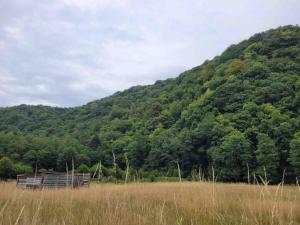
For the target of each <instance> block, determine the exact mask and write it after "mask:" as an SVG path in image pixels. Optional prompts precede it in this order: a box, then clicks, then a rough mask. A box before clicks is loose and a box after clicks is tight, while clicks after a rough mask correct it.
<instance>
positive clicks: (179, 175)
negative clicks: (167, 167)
mask: <svg viewBox="0 0 300 225" xmlns="http://www.w3.org/2000/svg"><path fill="white" fill-rule="evenodd" d="M176 162H177V169H178V177H179V182H181V181H182V180H181V172H180V166H179V162H178V159H177V161H176Z"/></svg>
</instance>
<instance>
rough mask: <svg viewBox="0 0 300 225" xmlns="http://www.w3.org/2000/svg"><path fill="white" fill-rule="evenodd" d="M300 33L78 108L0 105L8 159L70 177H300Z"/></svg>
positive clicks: (290, 29) (274, 34)
mask: <svg viewBox="0 0 300 225" xmlns="http://www.w3.org/2000/svg"><path fill="white" fill-rule="evenodd" d="M299 112H300V28H299V27H298V26H285V27H280V28H278V29H274V30H270V31H267V32H264V33H259V34H256V35H254V36H253V37H251V38H250V39H248V40H246V41H243V42H241V43H239V44H238V45H232V46H230V47H229V48H228V49H227V50H226V51H225V52H224V53H223V54H222V55H221V56H217V57H215V58H214V59H213V60H210V61H206V62H205V63H204V64H202V65H201V66H199V67H196V68H193V69H192V70H189V71H186V72H184V73H183V74H181V75H180V76H179V77H177V78H176V79H168V80H165V81H157V82H156V83H155V84H154V85H149V86H138V87H133V88H130V89H128V90H126V91H124V92H118V93H116V94H114V95H112V96H110V97H107V98H104V99H101V100H98V101H94V102H91V103H89V104H87V105H84V106H82V107H76V108H52V107H44V106H26V105H21V106H17V107H10V108H2V109H0V131H1V133H0V157H4V156H8V157H9V158H10V159H12V160H13V161H14V162H19V163H23V164H26V165H30V166H31V167H32V168H35V167H38V168H39V169H41V168H43V169H48V170H49V169H52V170H57V171H64V170H65V168H66V163H67V164H68V165H71V161H72V159H74V162H75V164H76V167H79V166H80V165H81V164H82V165H86V166H87V167H89V168H91V167H93V166H94V165H97V163H99V161H101V162H102V164H103V166H104V167H106V168H113V166H114V165H113V162H114V159H113V155H115V162H116V163H117V167H118V168H119V169H120V170H122V171H124V170H125V169H126V159H128V163H129V165H130V168H132V169H133V170H135V171H143V172H145V173H151V172H152V173H153V174H156V175H157V176H158V175H165V176H176V175H177V167H178V165H177V163H178V164H179V166H180V169H181V170H182V176H183V177H186V178H189V177H191V176H192V174H193V173H194V172H195V171H199V170H201V171H202V172H203V173H204V174H207V176H210V174H211V170H212V168H214V172H215V174H216V176H217V179H218V180H221V181H247V179H248V171H249V173H250V177H251V179H254V177H256V178H257V179H259V176H261V177H265V175H266V176H267V178H268V180H270V181H271V182H274V183H276V182H278V181H280V180H281V179H282V176H283V174H285V181H286V182H295V181H296V177H297V176H298V177H300V129H299V128H300V114H299Z"/></svg>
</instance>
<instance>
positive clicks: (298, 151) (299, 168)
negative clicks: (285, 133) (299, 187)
mask: <svg viewBox="0 0 300 225" xmlns="http://www.w3.org/2000/svg"><path fill="white" fill-rule="evenodd" d="M289 162H290V163H291V164H292V166H293V168H294V171H295V174H296V176H297V177H298V178H300V133H297V134H296V135H295V137H294V138H293V139H292V140H291V143H290V157H289Z"/></svg>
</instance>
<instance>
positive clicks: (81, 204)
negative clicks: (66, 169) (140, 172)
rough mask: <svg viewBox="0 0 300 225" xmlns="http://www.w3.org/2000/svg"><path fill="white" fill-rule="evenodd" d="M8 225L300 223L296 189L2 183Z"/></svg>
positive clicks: (0, 198)
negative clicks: (55, 186)
mask: <svg viewBox="0 0 300 225" xmlns="http://www.w3.org/2000/svg"><path fill="white" fill-rule="evenodd" d="M0 224H3V225H10V224H12V225H14V224H24V225H29V224H30V225H32V224H34V225H42V224H47V225H48V224H49V225H50V224H51V225H60V224H72V225H73V224H74V225H88V224H90V225H92V224H93V225H94V224H99V225H101V224H103V225H136V224H141V225H143V224H149V225H155V224H161V225H167V224H170V225H187V224H189V225H196V224H203V225H212V224H214V225H218V224H228V225H229V224H241V225H247V224H249V225H250V224H257V225H268V224H270V225H289V224H290V225H295V224H300V190H299V188H298V187H297V186H284V185H282V184H281V185H278V186H269V185H260V186H259V185H246V184H222V183H214V182H181V183H128V184H127V185H118V184H92V185H91V187H90V188H81V189H74V190H72V189H63V190H42V191H32V190H22V189H17V188H16V187H15V183H14V182H8V183H4V182H3V183H0Z"/></svg>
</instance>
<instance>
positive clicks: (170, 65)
mask: <svg viewBox="0 0 300 225" xmlns="http://www.w3.org/2000/svg"><path fill="white" fill-rule="evenodd" d="M299 23H300V1H299V0H280V1H279V0H264V1H262V0H249V1H248V0H247V1H246V0H226V1H225V0H209V1H208V0H205V1H204V0H195V1H193V0H191V1H188V0H186V1H180V0H178V1H175V0H170V1H168V0H166V1H164V0H159V1H157V0H153V1H151V0H147V1H146V0H145V1H141V0H136V1H129V0H128V1H127V0H119V1H118V0H116V1H114V0H48V1H47V0H35V1H34V0H0V106H12V105H18V104H23V103H24V104H34V105H35V104H43V105H52V106H78V105H82V104H85V103H87V102H89V101H92V100H95V99H99V98H102V97H105V96H108V95H110V94H112V93H114V92H116V91H119V90H124V89H127V88H129V87H131V86H133V85H142V84H152V83H154V82H155V81H156V80H159V79H166V78H169V77H175V76H177V75H178V74H179V73H181V72H183V71H184V70H187V69H190V68H192V67H194V66H197V65H200V64H201V63H202V62H203V61H204V60H206V59H211V58H213V57H214V56H215V55H217V54H221V53H222V51H223V50H224V49H225V48H226V47H228V45H230V44H233V43H238V42H240V41H242V40H243V39H246V38H248V37H250V36H251V35H253V34H254V33H257V32H261V31H264V30H267V29H270V28H276V27H278V26H280V25H287V24H299Z"/></svg>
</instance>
